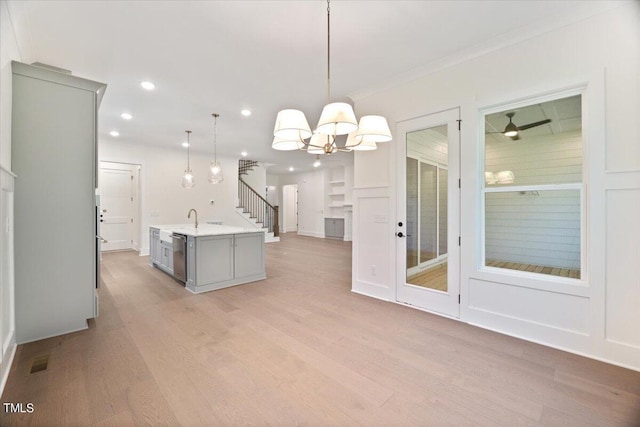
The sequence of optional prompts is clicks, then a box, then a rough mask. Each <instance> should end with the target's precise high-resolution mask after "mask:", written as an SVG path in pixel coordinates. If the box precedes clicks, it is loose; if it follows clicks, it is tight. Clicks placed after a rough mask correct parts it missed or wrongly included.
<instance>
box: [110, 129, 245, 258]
mask: <svg viewBox="0 0 640 427" xmlns="http://www.w3.org/2000/svg"><path fill="white" fill-rule="evenodd" d="M98 150H99V159H100V161H107V162H120V163H132V164H139V165H141V166H142V169H141V190H142V203H141V205H142V206H141V210H142V220H141V228H142V229H141V230H140V233H141V234H140V241H141V243H142V244H141V249H140V254H141V255H146V254H148V253H149V225H162V224H184V223H191V222H192V221H193V220H194V218H193V216H192V217H191V219H187V213H188V211H189V209H191V208H194V209H196V210H197V211H198V221H199V222H200V223H204V222H205V221H206V220H207V219H220V220H222V221H223V223H224V224H228V225H237V226H241V227H246V226H248V223H247V222H246V221H245V220H244V219H243V218H242V216H241V215H239V214H238V213H237V212H236V210H235V208H236V203H237V200H238V159H237V158H226V157H220V156H218V161H219V162H220V164H221V165H222V171H223V173H224V181H223V182H222V183H221V184H216V185H213V184H210V183H209V181H207V172H208V168H209V164H210V162H211V158H210V156H208V155H202V154H197V153H195V154H194V153H191V169H192V170H193V174H194V176H195V182H196V185H195V187H194V188H191V189H185V188H182V185H181V182H182V181H181V178H182V174H183V173H184V169H185V167H186V163H187V152H186V150H184V149H166V148H157V147H149V146H146V145H142V144H131V143H122V142H114V141H100V142H99V144H98ZM211 200H213V201H214V204H213V205H212V204H211V203H210V201H211Z"/></svg>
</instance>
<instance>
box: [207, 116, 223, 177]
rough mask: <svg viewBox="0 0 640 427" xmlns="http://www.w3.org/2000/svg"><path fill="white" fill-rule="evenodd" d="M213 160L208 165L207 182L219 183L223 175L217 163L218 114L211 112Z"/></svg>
mask: <svg viewBox="0 0 640 427" xmlns="http://www.w3.org/2000/svg"><path fill="white" fill-rule="evenodd" d="M211 115H212V116H213V161H212V162H211V166H209V182H210V183H212V184H219V183H221V182H222V181H224V176H223V175H222V166H220V163H218V152H217V147H218V140H217V139H218V117H220V114H217V113H213V114H211Z"/></svg>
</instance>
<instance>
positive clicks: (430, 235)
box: [396, 108, 460, 317]
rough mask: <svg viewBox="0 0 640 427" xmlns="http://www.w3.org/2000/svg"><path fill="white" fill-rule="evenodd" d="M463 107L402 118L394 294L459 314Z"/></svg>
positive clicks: (430, 309) (399, 136) (401, 299)
mask: <svg viewBox="0 0 640 427" xmlns="http://www.w3.org/2000/svg"><path fill="white" fill-rule="evenodd" d="M459 118H460V110H459V109H458V108H456V109H452V110H447V111H444V112H440V113H435V114H430V115H428V116H422V117H418V118H416V119H411V120H407V121H404V122H400V123H398V127H397V130H398V132H397V135H398V138H397V139H398V141H401V142H400V143H399V144H398V145H399V149H398V159H397V160H398V162H397V164H398V180H397V182H398V204H397V218H398V223H397V224H396V243H397V251H396V252H397V254H398V259H397V280H396V299H397V300H398V301H399V302H402V303H406V304H410V305H414V306H417V307H420V308H423V309H425V310H429V311H434V312H438V313H441V314H445V315H447V316H451V317H458V316H459V314H460V304H459V301H460V300H459V296H460V246H459V245H460V241H459V237H460V187H459V183H460V181H459V177H460V130H459Z"/></svg>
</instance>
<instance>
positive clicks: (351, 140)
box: [344, 132, 378, 151]
mask: <svg viewBox="0 0 640 427" xmlns="http://www.w3.org/2000/svg"><path fill="white" fill-rule="evenodd" d="M344 148H346V149H348V150H354V151H373V150H376V149H377V148H378V147H377V146H376V143H375V142H374V141H371V140H370V139H367V138H365V137H363V136H362V135H359V134H358V132H351V133H350V134H349V136H347V142H346V144H345V146H344Z"/></svg>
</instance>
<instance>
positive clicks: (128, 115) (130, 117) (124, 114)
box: [120, 113, 133, 120]
mask: <svg viewBox="0 0 640 427" xmlns="http://www.w3.org/2000/svg"><path fill="white" fill-rule="evenodd" d="M120 117H122V118H123V119H125V120H131V119H132V118H133V116H132V115H131V114H129V113H122V114H120Z"/></svg>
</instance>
